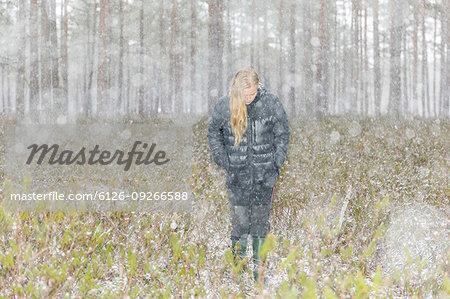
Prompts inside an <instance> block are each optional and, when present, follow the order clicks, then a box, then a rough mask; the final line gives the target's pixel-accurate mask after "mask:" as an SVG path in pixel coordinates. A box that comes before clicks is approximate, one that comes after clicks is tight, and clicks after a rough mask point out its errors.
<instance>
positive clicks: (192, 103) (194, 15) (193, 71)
mask: <svg viewBox="0 0 450 299" xmlns="http://www.w3.org/2000/svg"><path fill="white" fill-rule="evenodd" d="M227 17H229V11H228V14H227ZM196 28H197V9H196V1H195V0H191V75H190V83H191V101H190V109H189V110H190V113H193V114H194V113H197V109H196V100H197V98H196V94H197V92H196V91H197V85H196V80H195V76H196V71H197V70H196V54H197V30H196ZM227 41H229V40H227ZM227 45H228V43H227ZM229 51H230V49H229Z"/></svg>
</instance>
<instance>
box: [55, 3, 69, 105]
mask: <svg viewBox="0 0 450 299" xmlns="http://www.w3.org/2000/svg"><path fill="white" fill-rule="evenodd" d="M68 1H69V0H64V2H63V3H62V7H63V14H62V15H61V18H62V24H61V25H62V26H61V28H62V30H61V72H62V81H63V95H62V98H61V99H60V101H59V102H58V103H57V106H58V107H57V109H59V111H61V113H64V114H67V112H68V111H67V110H68V109H67V108H68V97H69V74H68V73H69V71H68V67H69V65H68V54H67V39H68V31H69V20H68V19H69V16H68V12H67V5H68Z"/></svg>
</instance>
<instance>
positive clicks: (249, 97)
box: [244, 85, 258, 105]
mask: <svg viewBox="0 0 450 299" xmlns="http://www.w3.org/2000/svg"><path fill="white" fill-rule="evenodd" d="M257 91H258V88H256V86H254V85H252V86H251V87H250V88H244V97H245V104H246V105H248V104H250V103H251V102H253V100H254V99H255V97H256V92H257Z"/></svg>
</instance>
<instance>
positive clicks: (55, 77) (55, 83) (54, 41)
mask: <svg viewBox="0 0 450 299" xmlns="http://www.w3.org/2000/svg"><path fill="white" fill-rule="evenodd" d="M50 43H51V47H50V51H51V53H50V55H51V63H52V70H51V71H52V78H51V79H52V88H59V73H58V72H59V68H58V66H59V63H58V55H59V54H58V34H57V30H56V1H55V0H50Z"/></svg>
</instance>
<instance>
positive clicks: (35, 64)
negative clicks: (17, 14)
mask: <svg viewBox="0 0 450 299" xmlns="http://www.w3.org/2000/svg"><path fill="white" fill-rule="evenodd" d="M37 14H38V4H37V0H31V3H30V31H31V32H30V111H29V113H30V115H31V119H32V120H33V121H34V122H38V121H39V112H40V111H39V106H40V105H39V94H40V90H39V87H40V85H39V57H38V55H39V44H38V40H39V33H38V15H37Z"/></svg>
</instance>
